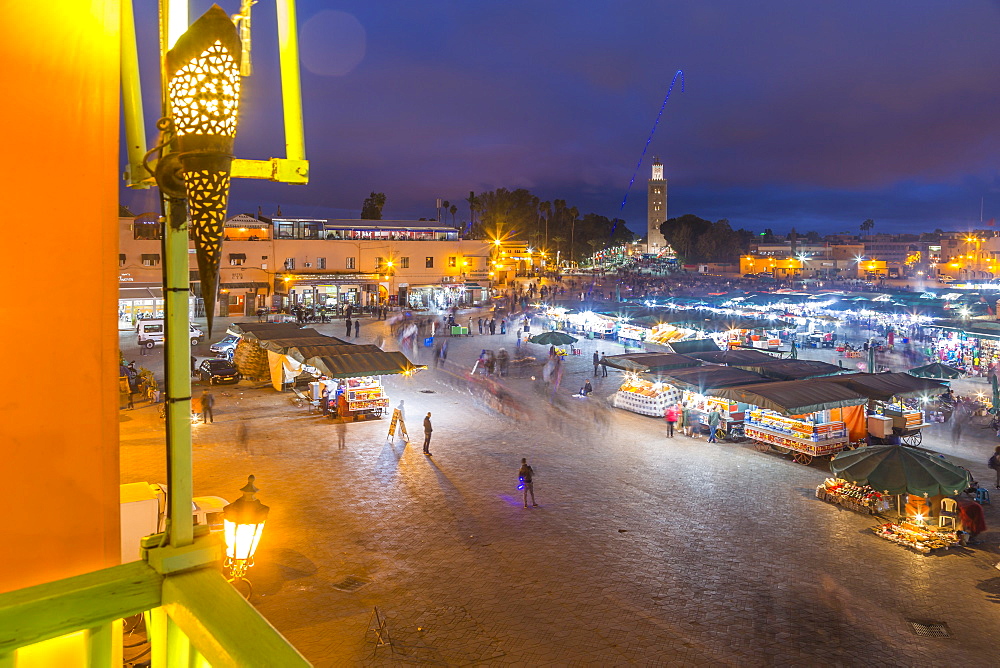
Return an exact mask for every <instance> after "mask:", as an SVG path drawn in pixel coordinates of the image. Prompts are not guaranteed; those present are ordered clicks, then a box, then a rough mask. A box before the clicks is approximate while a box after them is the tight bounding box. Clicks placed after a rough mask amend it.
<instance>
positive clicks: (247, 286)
mask: <svg viewBox="0 0 1000 668" xmlns="http://www.w3.org/2000/svg"><path fill="white" fill-rule="evenodd" d="M219 288H220V289H223V290H269V289H270V288H271V284H270V283H267V282H263V283H262V282H260V281H244V282H242V283H220V284H219Z"/></svg>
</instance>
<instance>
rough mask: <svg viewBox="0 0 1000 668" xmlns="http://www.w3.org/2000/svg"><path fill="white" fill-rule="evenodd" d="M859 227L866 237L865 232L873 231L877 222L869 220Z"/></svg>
mask: <svg viewBox="0 0 1000 668" xmlns="http://www.w3.org/2000/svg"><path fill="white" fill-rule="evenodd" d="M859 227H860V229H861V234H862V235H864V233H865V232H871V229H872V228H873V227H875V221H874V220H872V219H871V218H869V219H867V220H865V222H863V223H861V225H860V226H859Z"/></svg>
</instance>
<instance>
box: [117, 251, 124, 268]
mask: <svg viewBox="0 0 1000 668" xmlns="http://www.w3.org/2000/svg"><path fill="white" fill-rule="evenodd" d="M118 266H119V267H124V266H125V253H119V254H118Z"/></svg>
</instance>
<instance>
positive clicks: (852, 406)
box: [715, 380, 868, 464]
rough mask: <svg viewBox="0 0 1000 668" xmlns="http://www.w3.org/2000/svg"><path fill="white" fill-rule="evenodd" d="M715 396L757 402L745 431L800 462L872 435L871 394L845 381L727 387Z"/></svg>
mask: <svg viewBox="0 0 1000 668" xmlns="http://www.w3.org/2000/svg"><path fill="white" fill-rule="evenodd" d="M715 394H716V395H718V396H720V397H723V398H726V399H729V400H732V401H738V402H741V403H744V404H748V405H750V406H753V408H751V409H750V410H748V411H746V416H745V421H744V433H745V434H746V436H747V438H749V439H751V440H752V441H754V444H755V446H756V447H757V449H759V450H761V451H767V450H772V449H773V450H777V451H778V452H781V453H782V454H791V455H792V457H793V459H795V461H797V462H799V463H800V464H809V463H811V462H812V460H813V459H814V458H815V457H825V456H832V455H834V454H836V453H838V452H840V451H841V450H843V449H844V448H846V447H849V445H850V443H851V442H852V440H854V439H855V437H857V438H862V437H863V436H864V434H865V433H866V430H865V425H864V404H865V403H866V402H867V400H868V399H867V397H864V396H862V395H859V394H857V393H856V392H853V391H852V390H850V389H848V388H845V387H842V386H840V385H836V384H831V383H826V382H820V381H814V380H790V381H782V382H772V383H763V384H759V385H744V386H740V387H731V388H723V389H719V390H716V391H715Z"/></svg>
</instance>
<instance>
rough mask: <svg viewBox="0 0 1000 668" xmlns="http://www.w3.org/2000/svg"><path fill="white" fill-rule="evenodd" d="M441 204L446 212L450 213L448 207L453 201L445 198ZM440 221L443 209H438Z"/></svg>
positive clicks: (439, 220)
mask: <svg viewBox="0 0 1000 668" xmlns="http://www.w3.org/2000/svg"><path fill="white" fill-rule="evenodd" d="M441 206H442V207H443V208H444V212H445V213H448V207H450V206H451V202H449V201H448V200H445V201H443V202H441ZM438 222H439V223H440V222H441V209H438Z"/></svg>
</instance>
